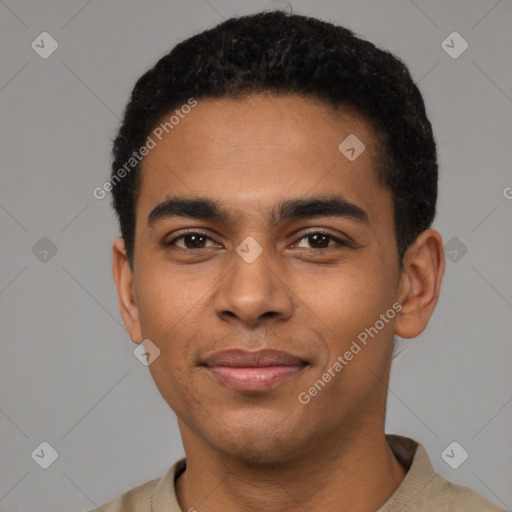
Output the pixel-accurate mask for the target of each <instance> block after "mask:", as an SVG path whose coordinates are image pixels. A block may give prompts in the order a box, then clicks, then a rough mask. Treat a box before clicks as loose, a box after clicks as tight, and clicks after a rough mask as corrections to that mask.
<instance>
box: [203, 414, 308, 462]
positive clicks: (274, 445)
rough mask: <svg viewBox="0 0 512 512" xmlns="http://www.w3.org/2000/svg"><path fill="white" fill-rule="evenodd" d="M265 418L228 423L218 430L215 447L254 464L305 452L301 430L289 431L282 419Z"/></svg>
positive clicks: (283, 458)
mask: <svg viewBox="0 0 512 512" xmlns="http://www.w3.org/2000/svg"><path fill="white" fill-rule="evenodd" d="M262 420H263V418H261V417H260V418H258V419H256V420H254V421H251V420H250V419H246V420H245V421H244V420H243V419H241V418H239V419H238V420H237V422H236V423H234V422H231V423H228V424H229V426H230V428H226V429H225V430H222V431H219V432H218V433H217V434H218V435H217V436H215V439H213V440H211V441H212V446H213V447H214V448H215V449H216V450H218V451H220V452H223V453H224V454H226V455H228V456H230V457H233V458H236V459H237V460H240V461H245V462H246V463H248V464H251V465H255V464H256V465H265V464H276V463H282V462H284V461H285V460H289V459H293V458H294V457H296V456H297V454H298V453H302V452H303V450H304V446H303V444H305V443H306V441H304V443H302V442H301V439H300V438H299V436H298V432H294V431H292V430H290V429H289V424H286V422H284V421H283V420H282V418H281V419H280V422H276V421H274V422H271V421H268V422H265V421H262ZM235 425H236V426H235Z"/></svg>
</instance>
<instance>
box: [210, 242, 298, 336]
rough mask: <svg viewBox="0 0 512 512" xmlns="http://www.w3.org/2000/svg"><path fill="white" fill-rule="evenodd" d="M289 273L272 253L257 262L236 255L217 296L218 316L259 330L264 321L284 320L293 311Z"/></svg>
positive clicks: (265, 252)
mask: <svg viewBox="0 0 512 512" xmlns="http://www.w3.org/2000/svg"><path fill="white" fill-rule="evenodd" d="M292 299H293V293H292V291H291V289H290V287H289V284H287V283H286V273H285V272H283V270H282V269H280V268H279V264H278V262H276V261H275V256H273V255H272V254H271V253H270V251H266V250H263V252H261V254H259V256H257V257H256V258H255V259H252V258H246V259H244V257H242V256H240V254H239V253H235V252H234V253H233V258H232V266H231V267H230V270H229V271H228V274H227V275H226V276H225V277H224V278H223V279H221V281H220V283H219V289H218V291H217V293H216V294H215V299H214V302H215V312H216V314H217V315H218V316H219V317H220V318H221V319H222V320H229V321H237V322H241V323H243V324H245V325H247V326H257V325H258V324H261V323H262V322H263V321H265V319H269V318H275V319H279V320H285V319H288V318H290V316H291V314H292V309H293V300H292Z"/></svg>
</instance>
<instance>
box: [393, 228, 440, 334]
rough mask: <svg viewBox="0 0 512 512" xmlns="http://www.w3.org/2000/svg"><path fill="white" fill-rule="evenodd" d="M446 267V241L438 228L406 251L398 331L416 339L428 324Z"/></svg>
mask: <svg viewBox="0 0 512 512" xmlns="http://www.w3.org/2000/svg"><path fill="white" fill-rule="evenodd" d="M444 268H445V259H444V250H443V240H442V238H441V235H440V234H439V232H438V231H436V230H434V229H427V230H426V231H423V232H422V233H420V234H419V235H418V237H417V238H416V240H415V241H414V243H413V244H412V245H411V246H410V247H409V249H408V250H407V251H406V253H405V255H404V259H403V270H402V274H401V276H400V284H399V292H398V301H399V302H400V304H402V309H401V311H400V312H399V314H398V315H397V320H396V323H395V334H396V335H398V336H400V337H401V338H414V337H415V336H418V335H419V334H420V333H421V332H423V331H424V329H425V328H426V327H427V324H428V321H429V320H430V317H431V316H432V313H433V312H434V308H435V307H436V304H437V300H438V298H439V293H440V292H441V281H442V280H443V274H444Z"/></svg>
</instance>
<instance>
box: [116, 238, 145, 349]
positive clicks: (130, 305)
mask: <svg viewBox="0 0 512 512" xmlns="http://www.w3.org/2000/svg"><path fill="white" fill-rule="evenodd" d="M112 272H113V274H114V281H115V283H116V288H117V298H118V301H119V308H120V311H121V316H122V317H123V322H124V325H125V326H126V329H127V330H128V333H129V334H130V338H131V339H132V341H133V342H134V343H140V342H141V341H142V334H141V329H140V321H139V310H138V307H137V303H136V301H135V294H134V289H133V273H132V270H131V268H130V265H129V263H128V259H127V256H126V249H125V245H124V240H123V239H122V238H117V239H116V240H115V241H114V244H113V246H112Z"/></svg>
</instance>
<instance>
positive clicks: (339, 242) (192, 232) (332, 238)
mask: <svg viewBox="0 0 512 512" xmlns="http://www.w3.org/2000/svg"><path fill="white" fill-rule="evenodd" d="M192 235H200V236H203V237H205V238H208V239H209V240H212V241H214V240H213V239H212V238H211V237H210V236H209V235H208V234H207V233H205V232H203V231H199V230H196V229H191V230H188V231H186V232H185V233H182V234H181V235H179V236H177V237H175V238H173V239H172V240H170V241H169V242H164V246H165V247H171V246H174V245H175V243H176V241H177V240H181V239H182V238H185V237H187V236H192ZM313 235H323V236H325V237H327V238H329V241H333V242H335V243H336V244H337V247H336V246H331V245H328V246H327V247H324V248H310V249H309V252H312V253H317V252H327V251H331V250H333V249H339V248H340V247H348V246H349V245H350V244H349V242H347V241H345V240H341V239H340V238H337V237H335V236H334V235H332V234H330V233H329V232H327V231H320V230H316V231H310V232H308V233H305V234H304V235H302V236H301V237H300V238H298V239H297V242H301V241H302V240H304V239H305V238H308V237H310V236H313ZM297 242H294V243H297ZM179 249H181V250H183V251H193V252H199V251H203V250H208V249H209V248H208V247H200V248H198V249H188V248H183V247H179Z"/></svg>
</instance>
